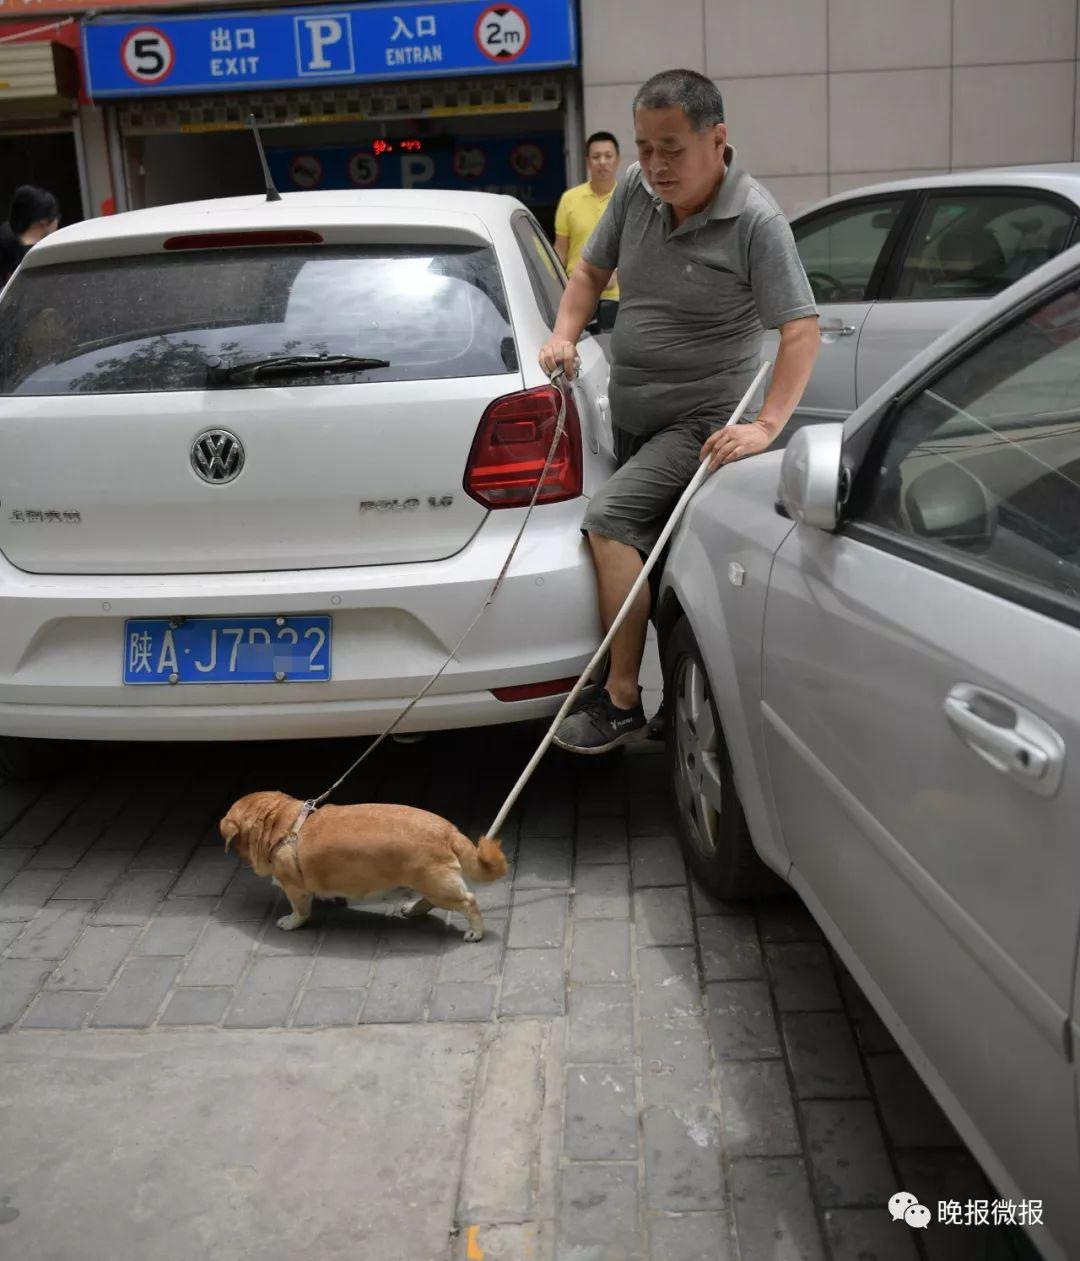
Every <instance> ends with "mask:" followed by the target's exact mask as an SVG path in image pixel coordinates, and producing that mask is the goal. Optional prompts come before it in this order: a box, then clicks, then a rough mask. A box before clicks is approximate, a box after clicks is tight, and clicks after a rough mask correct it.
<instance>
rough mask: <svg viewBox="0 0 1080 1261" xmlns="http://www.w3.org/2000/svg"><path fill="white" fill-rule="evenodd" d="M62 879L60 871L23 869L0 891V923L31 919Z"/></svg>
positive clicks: (62, 874)
mask: <svg viewBox="0 0 1080 1261" xmlns="http://www.w3.org/2000/svg"><path fill="white" fill-rule="evenodd" d="M63 878H64V873H63V872H62V871H32V870H29V869H28V868H25V867H24V868H23V870H22V871H20V872H19V873H18V874H17V875H15V876H13V877H12V878H11V880H9V881H8V883H7V884H6V885H5V886H4V888H3V890H0V921H3V922H6V923H11V922H12V921H25V920H31V919H33V918H34V916H35V915H36V914H37V913H38V911H40V910H41V908H42V907H43V906H44V905H45V903H46V902H47V901H48V900H49V898H50V897H52V895H53V892H54V891H55V889H56V886H57V885H58V884H59V883H60V881H61V880H62V879H63Z"/></svg>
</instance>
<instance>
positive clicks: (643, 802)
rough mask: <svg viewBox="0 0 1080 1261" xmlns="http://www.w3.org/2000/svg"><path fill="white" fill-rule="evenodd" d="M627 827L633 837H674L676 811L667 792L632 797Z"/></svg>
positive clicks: (627, 816)
mask: <svg viewBox="0 0 1080 1261" xmlns="http://www.w3.org/2000/svg"><path fill="white" fill-rule="evenodd" d="M626 825H627V830H628V831H629V833H630V835H631V836H674V835H675V811H674V809H673V808H672V805H671V798H670V797H669V796H668V794H667V792H666V791H664V792H658V793H655V794H649V795H647V796H639V795H633V796H631V798H630V805H629V808H628V809H627V812H626Z"/></svg>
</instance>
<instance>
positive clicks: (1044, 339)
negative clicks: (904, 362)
mask: <svg viewBox="0 0 1080 1261" xmlns="http://www.w3.org/2000/svg"><path fill="white" fill-rule="evenodd" d="M864 519H865V520H867V521H868V522H870V523H871V524H874V525H878V526H881V527H884V528H885V529H887V530H889V531H892V532H895V533H897V534H901V535H905V536H907V537H909V538H913V539H918V540H919V541H920V542H921V543H922V544H923V545H925V546H928V547H930V548H932V549H937V550H940V551H941V552H943V553H944V554H945V555H953V556H957V555H962V556H963V557H965V558H966V559H967V560H968V561H969V562H974V563H975V564H976V565H977V566H979V567H980V568H982V569H984V570H985V571H986V572H987V573H989V574H990V575H992V576H995V577H998V578H1005V579H1008V580H1017V581H1019V582H1020V583H1022V584H1025V585H1027V586H1029V587H1033V588H1035V589H1037V590H1041V591H1043V592H1046V591H1052V592H1054V593H1055V594H1056V595H1058V596H1064V597H1066V599H1067V600H1068V601H1070V602H1075V605H1076V608H1077V610H1080V286H1077V287H1076V288H1073V289H1070V290H1069V291H1068V292H1066V293H1064V294H1063V295H1060V296H1058V297H1056V298H1054V299H1053V300H1052V301H1050V302H1047V303H1045V304H1044V305H1043V306H1041V307H1040V308H1038V309H1037V310H1035V311H1033V312H1032V313H1030V314H1028V315H1027V316H1026V317H1025V318H1023V319H1022V320H1020V321H1019V322H1018V323H1016V324H1014V325H1013V326H1011V327H1010V328H1009V329H1007V330H1006V331H1004V332H1001V333H999V334H997V335H996V336H994V337H993V338H991V339H990V341H988V342H986V343H984V344H983V345H982V346H981V347H980V348H979V349H978V350H976V351H974V352H973V353H971V354H970V355H969V356H968V357H967V358H965V359H964V360H962V361H961V362H960V363H959V364H957V365H956V366H955V367H953V368H951V369H950V370H949V371H948V372H946V373H945V375H944V376H943V377H941V378H940V380H938V381H936V382H935V383H934V384H933V385H932V386H930V387H929V388H927V389H925V390H923V391H922V393H921V394H919V395H918V396H917V397H916V398H914V399H913V400H912V401H911V402H909V403H908V404H907V405H906V406H905V407H904V408H903V409H902V410H901V412H900V413H899V415H898V417H897V418H896V421H895V424H894V427H893V429H892V431H891V434H890V437H889V441H888V446H887V448H886V450H885V454H884V458H883V459H882V460H881V461H880V467H879V468H878V469H877V472H876V474H875V477H874V482H873V485H872V488H871V490H870V495H869V500H868V506H867V509H866V511H865V513H864Z"/></svg>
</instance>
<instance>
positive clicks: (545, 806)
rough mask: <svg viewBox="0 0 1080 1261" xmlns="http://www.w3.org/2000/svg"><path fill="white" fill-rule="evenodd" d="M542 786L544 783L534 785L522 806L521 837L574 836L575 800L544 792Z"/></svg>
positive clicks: (523, 838)
mask: <svg viewBox="0 0 1080 1261" xmlns="http://www.w3.org/2000/svg"><path fill="white" fill-rule="evenodd" d="M542 788H543V786H542V785H536V784H534V785H532V789H533V790H532V791H530V793H529V796H528V799H527V800H526V801H525V804H524V807H523V808H522V814H521V839H522V840H525V839H526V838H527V837H529V838H531V837H537V838H551V837H569V836H573V834H574V803H573V801H572V800H571V799H570V798H569V797H568V796H564V795H562V794H559V793H551V792H544V791H542ZM536 789H540V790H541V791H535V790H536Z"/></svg>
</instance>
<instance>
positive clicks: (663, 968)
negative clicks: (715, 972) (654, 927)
mask: <svg viewBox="0 0 1080 1261" xmlns="http://www.w3.org/2000/svg"><path fill="white" fill-rule="evenodd" d="M637 969H638V993H639V996H640V1003H641V1014H642V1015H643V1016H655V1017H662V1018H664V1019H665V1020H678V1019H679V1018H680V1017H684V1016H689V1017H697V1016H700V1015H701V1013H702V1012H703V1011H704V1009H705V1007H704V1001H703V999H702V994H701V976H700V973H699V972H698V966H697V954H696V952H695V950H694V948H693V946H649V947H647V948H645V949H643V950H639V951H638V952H637Z"/></svg>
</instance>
